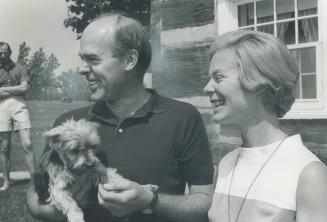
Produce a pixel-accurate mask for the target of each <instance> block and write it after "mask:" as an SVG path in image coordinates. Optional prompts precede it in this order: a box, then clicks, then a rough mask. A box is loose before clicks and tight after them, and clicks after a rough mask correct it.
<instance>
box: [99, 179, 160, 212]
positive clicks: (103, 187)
mask: <svg viewBox="0 0 327 222" xmlns="http://www.w3.org/2000/svg"><path fill="white" fill-rule="evenodd" d="M151 186H152V185H140V184H138V183H135V182H133V181H129V180H122V181H119V182H115V183H107V184H100V185H99V191H98V200H99V203H100V205H101V206H103V207H105V208H106V209H108V210H110V212H111V213H112V214H113V215H115V216H117V217H123V216H126V215H129V214H131V213H134V212H136V211H138V210H142V209H144V208H146V207H148V206H149V205H150V203H151V201H152V198H153V192H152V191H151V189H152V190H153V189H157V188H155V186H152V188H151Z"/></svg>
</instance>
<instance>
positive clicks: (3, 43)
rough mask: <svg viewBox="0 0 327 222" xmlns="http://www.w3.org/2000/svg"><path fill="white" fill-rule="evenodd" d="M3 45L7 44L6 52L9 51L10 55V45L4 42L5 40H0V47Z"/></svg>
mask: <svg viewBox="0 0 327 222" xmlns="http://www.w3.org/2000/svg"><path fill="white" fill-rule="evenodd" d="M4 45H6V46H7V48H8V53H9V55H11V53H12V51H11V47H10V45H9V44H8V43H6V42H0V47H1V46H4Z"/></svg>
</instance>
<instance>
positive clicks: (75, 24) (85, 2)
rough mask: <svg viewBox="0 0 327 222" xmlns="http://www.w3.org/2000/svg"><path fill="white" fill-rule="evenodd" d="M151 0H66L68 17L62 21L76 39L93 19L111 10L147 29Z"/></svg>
mask: <svg viewBox="0 0 327 222" xmlns="http://www.w3.org/2000/svg"><path fill="white" fill-rule="evenodd" d="M151 1H152V0H66V2H67V3H68V17H67V18H66V19H65V21H64V25H65V27H66V28H68V27H71V28H72V30H73V31H74V32H76V33H77V35H78V38H79V37H80V34H81V33H82V31H83V30H84V28H85V27H86V26H87V25H88V24H89V23H90V21H91V20H92V19H94V18H95V17H97V16H99V15H101V14H103V13H106V12H111V11H113V10H115V11H116V10H118V11H122V12H125V13H127V14H129V15H130V16H131V17H133V18H135V19H137V20H139V21H140V22H141V23H142V24H143V25H144V26H145V27H147V28H148V29H149V26H150V16H151Z"/></svg>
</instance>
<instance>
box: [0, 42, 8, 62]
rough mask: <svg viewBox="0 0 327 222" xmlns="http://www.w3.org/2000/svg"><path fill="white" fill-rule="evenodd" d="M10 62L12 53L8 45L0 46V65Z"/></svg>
mask: <svg viewBox="0 0 327 222" xmlns="http://www.w3.org/2000/svg"><path fill="white" fill-rule="evenodd" d="M9 60H10V53H9V49H8V46H7V45H3V46H0V63H1V64H3V63H6V62H8V61H9Z"/></svg>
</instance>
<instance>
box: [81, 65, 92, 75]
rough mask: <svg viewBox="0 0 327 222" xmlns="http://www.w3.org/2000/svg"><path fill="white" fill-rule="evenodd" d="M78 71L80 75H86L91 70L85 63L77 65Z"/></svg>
mask: <svg viewBox="0 0 327 222" xmlns="http://www.w3.org/2000/svg"><path fill="white" fill-rule="evenodd" d="M78 72H79V74H81V75H87V74H89V73H90V72H91V69H90V67H89V66H88V65H87V64H82V65H80V66H78Z"/></svg>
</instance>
